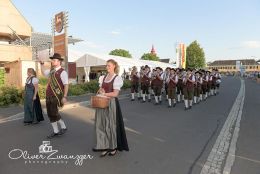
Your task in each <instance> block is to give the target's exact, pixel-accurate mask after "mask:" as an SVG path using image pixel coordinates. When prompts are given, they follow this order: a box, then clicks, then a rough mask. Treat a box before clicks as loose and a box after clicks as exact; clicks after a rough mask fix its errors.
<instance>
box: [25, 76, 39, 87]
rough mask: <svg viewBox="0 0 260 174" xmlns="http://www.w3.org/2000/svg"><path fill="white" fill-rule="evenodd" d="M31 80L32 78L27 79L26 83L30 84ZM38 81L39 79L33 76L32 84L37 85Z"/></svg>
mask: <svg viewBox="0 0 260 174" xmlns="http://www.w3.org/2000/svg"><path fill="white" fill-rule="evenodd" d="M30 82H31V79H27V80H26V84H30ZM38 83H39V80H38V79H37V78H36V77H33V79H32V84H34V85H36V84H38Z"/></svg>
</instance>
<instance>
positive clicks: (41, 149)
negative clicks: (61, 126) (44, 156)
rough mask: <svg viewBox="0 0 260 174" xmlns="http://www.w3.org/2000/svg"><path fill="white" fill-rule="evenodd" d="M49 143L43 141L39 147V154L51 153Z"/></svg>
mask: <svg viewBox="0 0 260 174" xmlns="http://www.w3.org/2000/svg"><path fill="white" fill-rule="evenodd" d="M50 144H51V143H50V141H43V142H42V145H40V147H39V153H50V152H52V146H50Z"/></svg>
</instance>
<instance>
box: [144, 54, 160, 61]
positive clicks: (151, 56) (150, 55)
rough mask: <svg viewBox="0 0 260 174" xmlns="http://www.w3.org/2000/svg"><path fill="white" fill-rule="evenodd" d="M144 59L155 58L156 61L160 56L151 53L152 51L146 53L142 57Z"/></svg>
mask: <svg viewBox="0 0 260 174" xmlns="http://www.w3.org/2000/svg"><path fill="white" fill-rule="evenodd" d="M141 59H142V60H154V61H159V59H160V58H159V57H158V56H156V55H154V54H151V53H144V54H143V55H142V57H141Z"/></svg>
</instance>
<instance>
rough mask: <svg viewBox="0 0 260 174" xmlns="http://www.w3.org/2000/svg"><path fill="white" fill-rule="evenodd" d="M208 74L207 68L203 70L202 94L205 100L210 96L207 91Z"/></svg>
mask: <svg viewBox="0 0 260 174" xmlns="http://www.w3.org/2000/svg"><path fill="white" fill-rule="evenodd" d="M208 80H209V78H208V76H207V72H206V71H205V70H202V94H203V100H204V101H205V100H206V99H207V97H208V95H207V91H208Z"/></svg>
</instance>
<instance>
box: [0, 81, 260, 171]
mask: <svg viewBox="0 0 260 174" xmlns="http://www.w3.org/2000/svg"><path fill="white" fill-rule="evenodd" d="M259 88H260V85H258V84H256V83H255V82H251V81H246V97H245V104H244V109H243V115H242V120H241V130H240V136H239V139H238V143H237V145H238V147H237V153H236V161H235V164H234V167H233V168H232V174H245V173H247V174H251V173H252V174H254V173H255V174H257V172H258V174H259V173H260V163H259V161H258V160H260V153H259V152H258V151H257V150H258V147H259V144H260V141H259V136H258V135H259V131H258V129H259V124H260V123H259V118H258V117H259V116H258V115H259V114H258V113H259V111H257V109H258V108H259V107H258V108H257V106H259V101H260V100H259V99H260V94H257V91H259V90H258V89H259ZM239 89H240V79H239V78H233V77H226V78H224V79H223V80H222V85H221V91H220V94H219V95H217V96H212V97H210V98H209V99H208V100H207V101H205V102H202V103H200V104H199V105H195V106H194V107H193V108H192V110H188V111H184V104H183V103H180V104H177V106H176V108H167V103H166V102H164V103H163V104H162V105H159V106H154V105H153V104H152V103H144V104H142V103H140V102H138V101H134V102H131V101H130V100H129V99H122V100H120V104H121V108H122V112H123V116H124V120H125V126H126V130H127V132H126V133H127V137H128V143H129V147H130V151H129V152H120V153H118V154H117V155H116V156H114V157H105V158H100V157H99V155H100V154H99V153H94V152H92V151H91V149H92V146H93V133H94V132H93V119H94V110H92V109H90V108H87V107H83V106H82V107H77V108H72V109H67V110H64V111H63V113H62V116H63V119H64V120H65V123H66V124H67V127H68V132H67V133H66V134H64V135H63V136H61V137H58V138H55V139H52V140H51V141H50V143H51V146H52V148H53V149H54V150H58V153H57V154H59V155H60V154H68V155H83V154H86V155H90V156H93V159H86V160H83V164H82V165H81V166H77V165H75V160H74V159H69V160H46V159H44V160H41V159H34V160H33V159H32V160H28V159H23V158H22V157H21V158H19V159H10V158H9V156H8V155H9V152H10V151H11V150H13V149H21V150H22V151H28V153H29V154H30V155H37V154H39V146H40V145H41V144H42V141H46V140H47V139H46V135H48V134H49V133H50V132H51V126H50V124H49V122H48V118H47V117H46V116H45V118H46V121H44V122H42V123H41V124H38V125H34V126H23V124H22V120H15V121H10V122H4V123H1V124H0V136H1V139H0V146H1V148H0V173H1V174H16V173H19V174H30V173H32V174H33V173H39V174H41V173H49V174H52V173H53V174H70V173H91V174H93V173H96V174H110V173H111V174H112V173H119V174H121V173H122V174H128V173H129V174H133V173H136V174H146V173H147V174H159V173H163V174H172V173H174V174H191V173H192V174H199V173H200V172H201V169H202V166H203V165H204V163H205V161H206V159H207V158H208V155H209V153H210V151H211V149H212V147H213V145H214V143H215V141H216V138H217V136H218V134H219V132H220V130H221V128H222V126H223V124H224V122H225V121H226V118H227V116H228V114H229V112H230V110H231V107H232V106H233V104H234V102H235V99H236V97H237V95H238V92H239ZM253 99H255V100H256V101H253ZM257 100H258V101H257ZM258 110H259V109H258ZM11 155H12V156H13V157H15V156H16V157H17V156H19V153H18V151H16V152H15V153H11ZM237 155H239V157H237ZM248 159H250V160H248ZM54 161H55V163H54ZM29 162H31V163H29ZM46 162H47V163H46ZM58 162H59V164H57V163H58ZM62 162H63V163H62ZM248 168H250V170H248ZM245 171H247V172H245Z"/></svg>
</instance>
